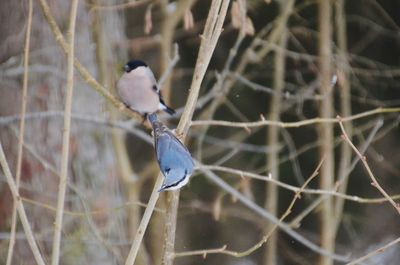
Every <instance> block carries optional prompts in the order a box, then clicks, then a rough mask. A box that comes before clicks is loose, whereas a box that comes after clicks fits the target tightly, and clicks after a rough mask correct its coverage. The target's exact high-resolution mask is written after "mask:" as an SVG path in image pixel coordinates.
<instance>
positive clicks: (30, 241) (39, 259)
mask: <svg viewBox="0 0 400 265" xmlns="http://www.w3.org/2000/svg"><path fill="white" fill-rule="evenodd" d="M0 164H1V167H2V169H3V172H4V175H5V176H6V180H7V183H8V186H9V187H10V190H11V194H12V197H13V200H14V203H15V205H16V208H17V211H18V215H19V218H20V220H21V223H22V227H23V228H24V231H25V235H26V240H27V241H28V244H29V246H30V248H31V250H32V253H33V256H34V258H35V261H36V263H37V264H39V265H45V263H44V260H43V257H42V255H41V254H40V251H39V248H38V246H37V244H36V241H35V238H34V236H33V233H32V228H31V226H30V224H29V221H28V217H27V216H26V212H25V208H24V205H23V204H22V200H21V197H20V196H19V192H18V189H17V185H16V184H15V181H14V178H13V176H12V174H11V171H10V167H9V166H8V163H7V160H6V156H5V155H4V151H3V145H2V144H1V142H0Z"/></svg>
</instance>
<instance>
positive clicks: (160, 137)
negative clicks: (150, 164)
mask: <svg viewBox="0 0 400 265" xmlns="http://www.w3.org/2000/svg"><path fill="white" fill-rule="evenodd" d="M148 119H149V121H150V123H151V125H152V127H153V135H154V147H155V151H156V156H157V161H158V165H159V166H160V170H161V172H162V173H163V175H164V177H165V180H164V183H163V184H162V186H161V189H160V190H159V191H165V190H176V189H179V188H180V187H182V186H184V185H185V184H187V183H188V181H189V177H190V175H191V174H192V173H193V167H194V162H193V159H192V156H191V155H190V153H189V151H188V150H187V148H186V147H185V146H184V145H183V144H182V143H181V141H179V139H178V138H176V136H175V135H174V133H173V132H171V131H170V130H169V129H168V128H167V126H165V125H164V124H162V123H161V122H160V121H158V119H157V115H156V114H155V113H152V114H150V115H149V116H148Z"/></svg>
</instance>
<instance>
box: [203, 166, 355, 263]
mask: <svg viewBox="0 0 400 265" xmlns="http://www.w3.org/2000/svg"><path fill="white" fill-rule="evenodd" d="M200 171H202V172H203V173H204V174H205V175H206V176H207V178H209V179H210V180H211V181H212V182H214V183H215V184H216V185H217V186H218V187H220V188H221V189H222V190H224V191H226V192H227V193H229V194H230V195H231V196H232V197H233V198H235V199H237V200H238V201H240V202H241V203H242V204H243V205H245V206H246V207H248V208H249V209H250V210H252V211H254V212H255V213H256V214H258V215H259V216H261V217H262V218H264V219H266V220H268V221H271V222H273V223H279V220H278V218H277V217H275V216H274V215H272V214H271V213H269V212H268V211H266V210H265V209H263V208H262V207H260V206H258V205H257V204H256V203H254V202H253V201H251V200H249V199H248V198H247V197H246V196H244V195H243V194H242V193H240V192H238V191H237V190H235V189H234V188H233V187H231V186H230V185H228V184H227V183H226V182H225V181H223V180H222V179H221V178H219V177H218V176H217V175H216V174H214V173H213V172H212V171H210V170H208V169H203V168H200ZM278 227H279V228H280V229H281V230H282V231H283V232H285V233H286V234H288V235H289V236H290V237H292V238H293V239H295V240H296V241H298V242H299V243H301V244H302V245H304V246H305V247H307V248H309V249H310V250H312V251H314V252H315V253H319V254H321V255H324V256H327V257H329V258H331V259H334V260H337V261H342V262H348V260H349V258H348V257H347V256H343V255H338V254H335V253H331V252H329V251H327V250H326V249H323V248H321V247H319V246H318V245H316V244H315V243H313V242H311V241H310V240H308V239H307V238H305V237H304V236H302V235H300V234H299V233H297V232H296V231H294V230H293V229H292V228H290V227H289V226H288V225H287V224H286V223H279V224H278Z"/></svg>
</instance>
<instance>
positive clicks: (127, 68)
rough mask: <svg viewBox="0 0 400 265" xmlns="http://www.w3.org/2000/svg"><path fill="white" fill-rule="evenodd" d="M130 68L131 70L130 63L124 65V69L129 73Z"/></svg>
mask: <svg viewBox="0 0 400 265" xmlns="http://www.w3.org/2000/svg"><path fill="white" fill-rule="evenodd" d="M130 70H131V69H130V67H129V65H127V64H125V65H124V71H125V72H127V73H129V72H130Z"/></svg>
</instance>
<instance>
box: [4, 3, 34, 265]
mask: <svg viewBox="0 0 400 265" xmlns="http://www.w3.org/2000/svg"><path fill="white" fill-rule="evenodd" d="M32 10H33V8H32V0H29V6H28V19H27V25H26V37H25V47H24V77H23V81H22V100H21V101H22V104H21V120H20V124H19V135H18V151H17V166H16V168H17V172H16V174H15V178H16V180H15V185H16V188H17V190H18V189H19V183H20V180H21V169H22V153H23V145H24V133H25V114H26V104H27V100H28V99H27V97H28V96H27V95H28V76H29V73H28V68H29V46H30V40H31V29H32V13H33V11H32ZM16 230H17V207H16V203H15V202H14V203H13V208H12V216H11V232H10V243H9V245H8V253H7V262H6V265H11V263H12V258H13V252H14V245H15V233H16Z"/></svg>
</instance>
